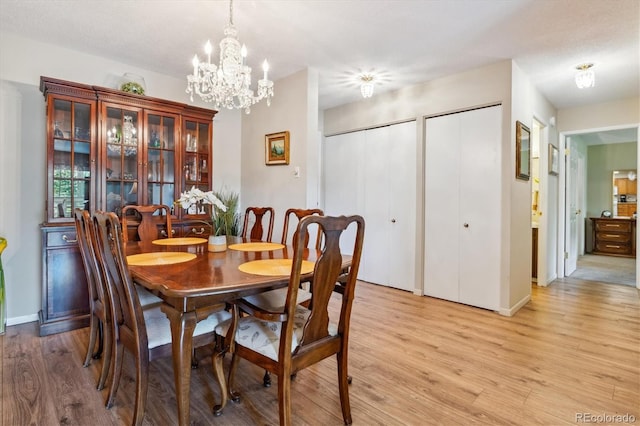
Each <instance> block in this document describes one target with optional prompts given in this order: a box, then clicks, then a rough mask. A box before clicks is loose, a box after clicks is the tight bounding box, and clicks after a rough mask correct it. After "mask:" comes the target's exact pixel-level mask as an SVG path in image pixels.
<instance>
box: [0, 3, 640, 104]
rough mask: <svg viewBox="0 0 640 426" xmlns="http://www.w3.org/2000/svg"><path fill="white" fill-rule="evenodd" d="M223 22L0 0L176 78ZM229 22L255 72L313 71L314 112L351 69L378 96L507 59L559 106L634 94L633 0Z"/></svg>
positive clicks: (237, 11) (373, 8)
mask: <svg viewBox="0 0 640 426" xmlns="http://www.w3.org/2000/svg"><path fill="white" fill-rule="evenodd" d="M228 19H229V4H228V2H227V1H226V0H225V1H187V0H185V1H168V0H136V1H124V0H85V1H77V0H0V28H1V29H2V30H3V31H7V32H12V33H16V34H18V35H22V36H25V37H28V38H32V39H36V40H41V41H46V42H50V43H54V44H61V45H65V46H66V47H69V48H71V49H74V50H79V51H84V52H90V53H93V54H95V55H99V56H103V57H107V58H112V59H115V60H118V61H120V62H124V63H128V64H131V65H133V66H136V67H140V68H144V69H150V70H154V71H157V72H160V73H164V74H168V75H172V76H176V77H180V78H181V77H184V76H186V74H188V73H190V72H191V58H192V57H193V55H194V54H195V53H198V54H199V55H200V57H201V58H202V57H203V51H202V46H203V45H204V43H205V42H206V40H207V39H211V42H212V43H214V45H217V43H218V42H219V41H220V39H221V38H222V29H223V27H224V25H225V24H226V22H227V21H228ZM234 22H235V25H236V27H237V29H238V32H239V38H240V41H241V42H243V43H246V45H247V47H248V49H249V58H248V63H249V65H250V66H252V67H253V69H254V70H256V71H259V70H260V63H261V62H262V61H263V59H264V58H267V59H268V60H269V63H270V65H271V71H270V77H271V78H272V79H274V80H277V79H279V78H282V77H285V76H287V75H290V74H292V73H295V72H297V71H299V70H302V69H304V68H306V67H313V68H316V69H317V70H318V72H319V78H320V83H319V84H320V93H319V96H320V98H319V100H320V108H321V109H324V108H327V107H331V106H336V105H341V104H344V103H348V102H352V101H356V100H359V99H361V97H360V91H359V86H358V84H357V82H356V81H355V78H354V76H355V75H356V74H358V73H359V72H363V71H373V72H374V73H376V74H377V75H378V76H379V77H380V81H379V82H378V84H377V85H376V92H377V93H380V92H384V91H389V90H394V89H398V88H400V87H404V86H407V85H412V84H417V83H421V82H425V81H428V80H431V79H434V78H437V77H440V76H443V75H447V74H451V73H455V72H459V71H462V70H465V69H470V68H473V67H478V66H482V65H485V64H488V63H492V62H496V61H500V60H503V59H506V58H513V59H514V60H515V62H516V63H517V64H518V66H519V67H520V68H521V69H522V70H523V71H524V72H525V73H526V74H528V75H529V76H530V78H531V80H532V82H533V84H534V85H536V86H537V87H538V88H539V89H540V90H541V91H542V93H543V94H544V95H545V96H546V97H547V98H548V99H549V101H551V102H552V103H553V104H554V105H555V106H556V107H558V108H565V107H572V106H578V105H583V104H591V103H597V102H604V101H609V100H615V99H620V98H628V97H633V96H640V91H639V86H640V81H639V75H640V35H639V31H640V2H639V1H638V0H615V1H612V0H509V1H506V0H428V1H427V0H422V1H421V0H387V1H382V0H260V1H258V0H253V1H250V0H236V1H235V2H234ZM216 47H217V46H216ZM34 54H37V52H35V53H34ZM583 62H593V63H595V67H594V70H595V73H596V87H595V88H592V89H583V90H580V89H578V88H577V87H576V86H575V84H574V81H573V78H574V73H575V66H576V65H577V64H579V63H583ZM70 63H72V59H70ZM254 80H255V78H254ZM254 84H255V83H254ZM478 84H481V82H479V83H478ZM185 85H186V83H185ZM147 91H148V93H149V94H151V95H153V88H152V87H149V88H147ZM277 91H278V87H277V82H276V86H275V96H277V95H278V92H277ZM374 96H375V95H374ZM185 101H187V95H186V94H185Z"/></svg>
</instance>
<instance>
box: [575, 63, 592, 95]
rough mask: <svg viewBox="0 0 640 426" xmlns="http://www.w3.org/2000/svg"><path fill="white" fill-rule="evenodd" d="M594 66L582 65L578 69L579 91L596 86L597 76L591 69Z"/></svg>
mask: <svg viewBox="0 0 640 426" xmlns="http://www.w3.org/2000/svg"><path fill="white" fill-rule="evenodd" d="M592 67H593V64H582V65H578V66H577V67H576V70H578V72H577V73H576V86H578V88H579V89H586V88H589V87H593V86H595V84H596V76H595V73H594V72H593V70H592V69H591V68H592Z"/></svg>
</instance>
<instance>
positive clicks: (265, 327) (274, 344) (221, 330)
mask: <svg viewBox="0 0 640 426" xmlns="http://www.w3.org/2000/svg"><path fill="white" fill-rule="evenodd" d="M309 315H311V311H310V310H309V309H307V308H305V307H304V306H300V305H296V311H295V314H294V321H293V339H292V342H291V351H292V352H293V351H294V350H295V348H297V347H298V344H299V342H300V339H301V338H302V333H303V331H304V325H305V324H306V323H307V319H308V318H309ZM230 324H231V320H228V321H224V322H222V323H220V324H219V325H218V326H217V327H216V333H217V334H218V335H220V336H226V335H227V331H228V330H229V325H230ZM281 330H282V323H281V322H271V321H263V320H259V319H257V318H255V317H252V316H248V317H242V318H240V320H239V321H238V329H237V331H236V338H235V341H236V344H237V345H241V346H244V347H246V348H248V349H251V350H253V351H255V352H258V353H260V354H262V355H264V356H266V357H268V358H271V359H272V360H274V361H277V360H278V347H279V342H280V331H281ZM328 332H329V335H331V336H335V335H336V334H338V328H337V327H336V325H335V324H329V328H328Z"/></svg>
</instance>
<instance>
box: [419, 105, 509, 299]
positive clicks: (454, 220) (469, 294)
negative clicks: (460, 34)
mask: <svg viewBox="0 0 640 426" xmlns="http://www.w3.org/2000/svg"><path fill="white" fill-rule="evenodd" d="M501 123H502V107H500V106H494V107H487V108H481V109H475V110H471V111H465V112H460V113H456V114H449V115H443V116H438V117H433V118H427V119H426V122H425V134H426V139H425V262H424V271H425V273H424V276H425V278H424V293H425V294H426V295H428V296H433V297H438V298H442V299H446V300H451V301H455V302H461V303H465V304H468V305H472V306H478V307H482V308H486V309H491V310H497V309H498V308H499V302H500V247H501V238H502V236H501V232H500V229H501V208H500V205H501V198H502V192H503V191H502V188H501V164H502V161H501V154H500V152H501V140H502V137H501V135H502V124H501Z"/></svg>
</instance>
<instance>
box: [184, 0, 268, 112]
mask: <svg viewBox="0 0 640 426" xmlns="http://www.w3.org/2000/svg"><path fill="white" fill-rule="evenodd" d="M224 35H225V37H224V38H223V39H222V41H221V42H220V62H219V65H218V66H216V65H215V64H212V63H211V53H213V46H211V43H210V42H209V41H207V44H206V45H205V46H204V51H205V53H206V54H207V62H200V60H199V59H198V55H195V56H194V57H193V61H192V63H193V74H192V75H188V76H187V90H186V92H187V93H189V94H191V101H193V94H194V93H197V94H198V95H199V96H200V97H201V98H202V100H204V101H205V102H215V105H216V108H220V107H224V108H227V109H244V111H245V112H246V113H247V114H249V113H250V112H251V105H253V104H255V103H257V102H259V101H261V100H262V99H266V100H267V105H271V98H272V97H273V82H272V81H271V80H268V79H267V71H269V64H268V63H267V60H266V59H265V61H264V62H263V64H262V70H263V71H264V75H263V78H262V80H258V94H257V96H254V94H253V90H251V67H249V66H247V65H246V64H245V58H246V57H247V47H246V46H245V45H244V44H243V45H242V47H241V46H240V41H239V40H238V30H236V28H235V27H234V26H233V0H231V1H229V25H227V26H226V27H225V29H224Z"/></svg>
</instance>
